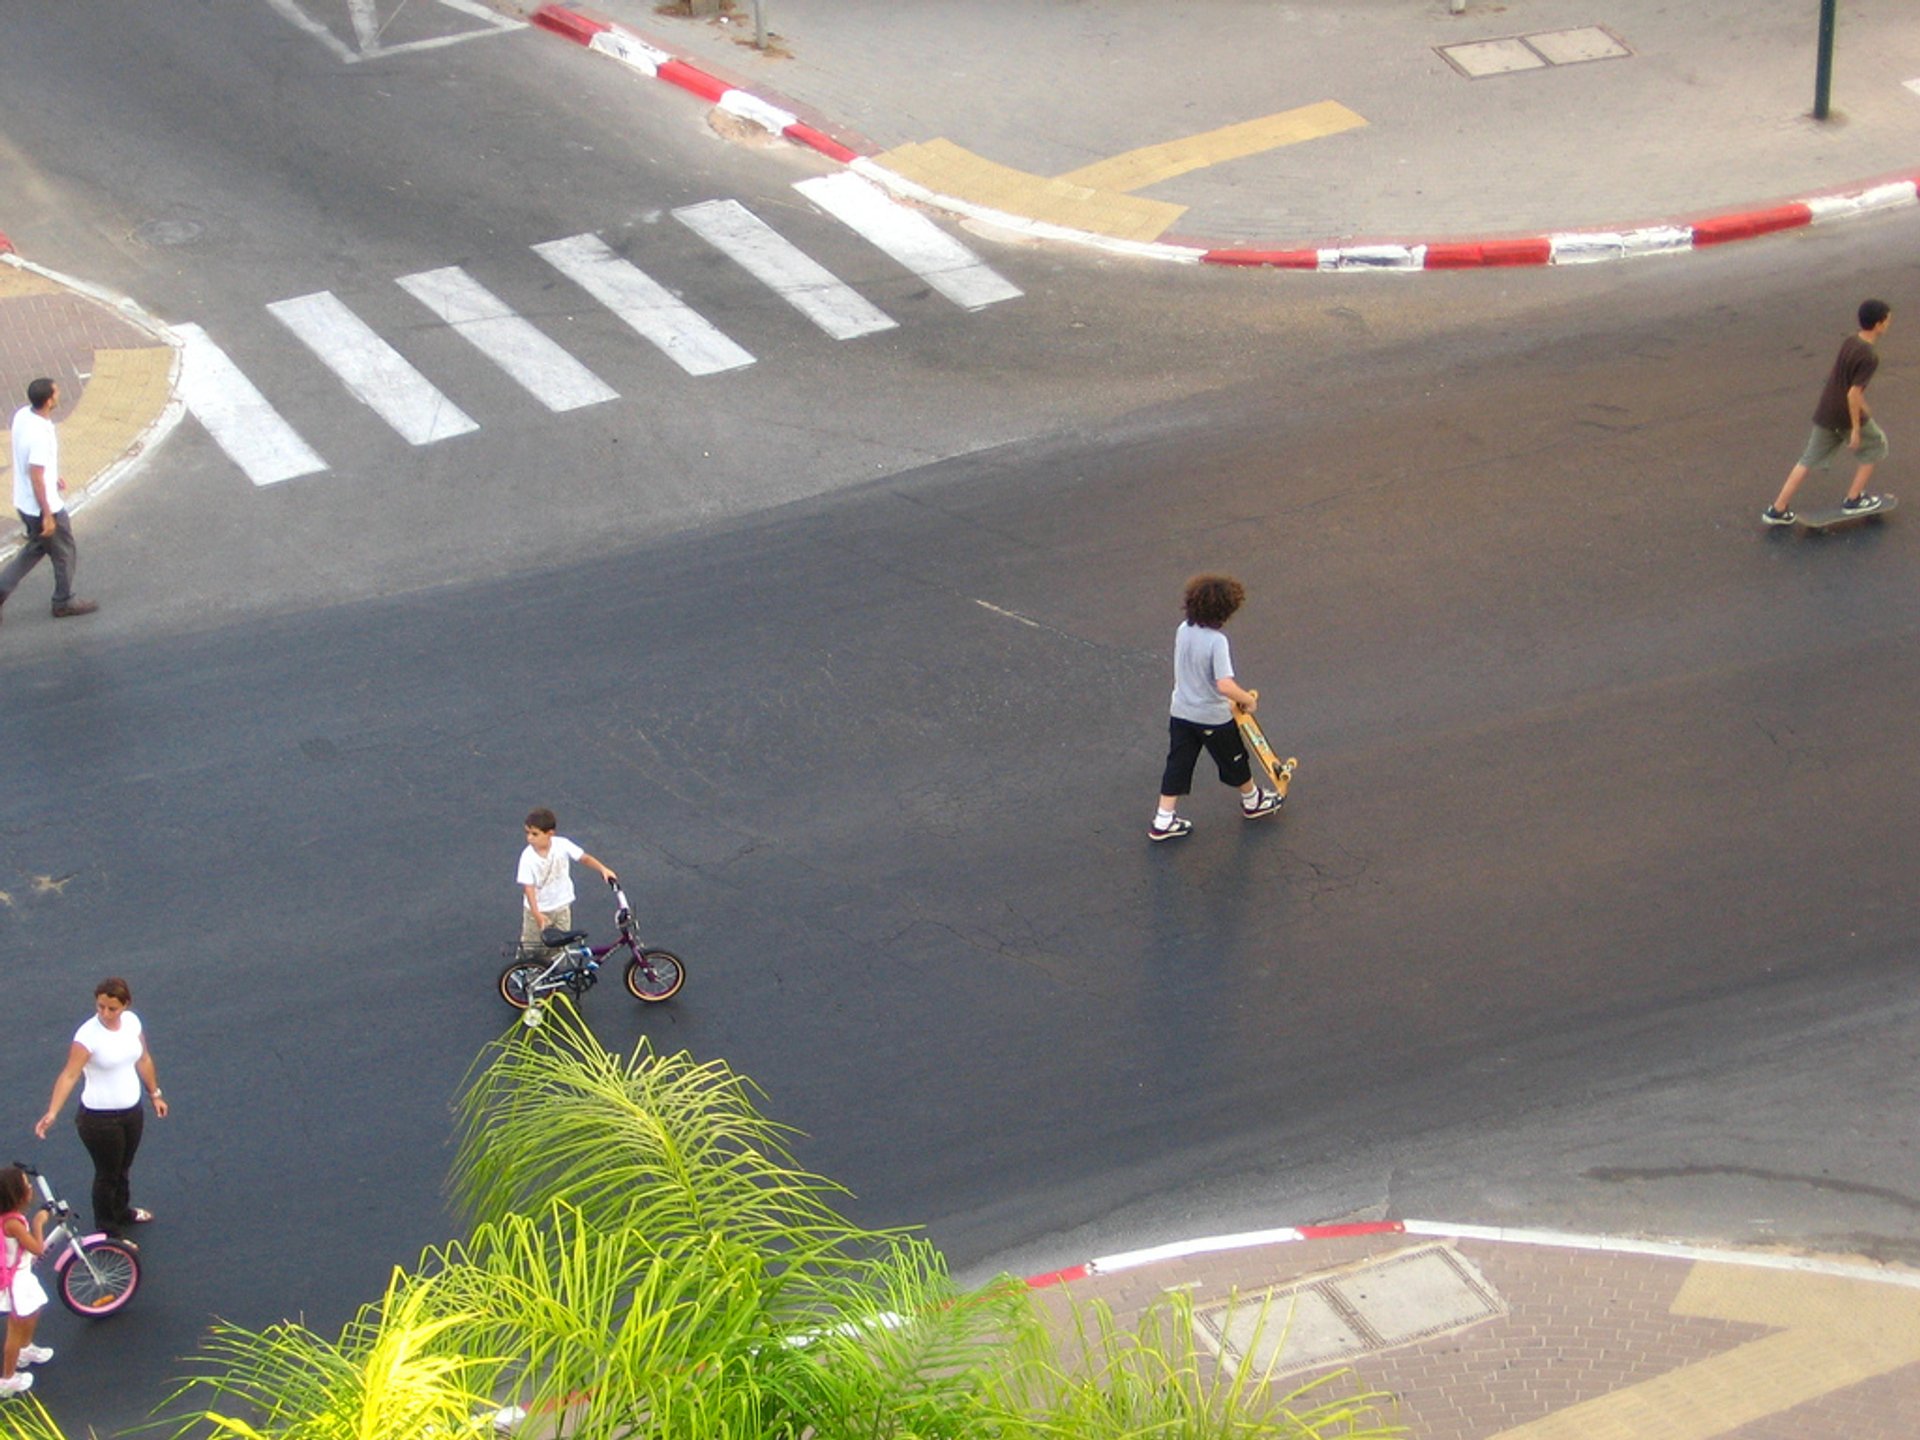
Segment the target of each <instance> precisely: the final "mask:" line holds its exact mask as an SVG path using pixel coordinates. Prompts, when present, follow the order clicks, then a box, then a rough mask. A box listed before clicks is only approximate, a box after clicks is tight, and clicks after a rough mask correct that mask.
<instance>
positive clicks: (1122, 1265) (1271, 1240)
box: [1026, 1220, 1920, 1290]
mask: <svg viewBox="0 0 1920 1440" xmlns="http://www.w3.org/2000/svg"><path fill="white" fill-rule="evenodd" d="M1373 1235H1421V1236H1429V1237H1432V1238H1434V1239H1443V1240H1484V1241H1490V1242H1494V1243H1498V1244H1507V1245H1539V1246H1545V1247H1547V1248H1550V1249H1556V1250H1588V1251H1597V1252H1601V1253H1605V1254H1610V1255H1642V1256H1651V1257H1653V1258H1655V1259H1663V1260H1687V1261H1706V1262H1708V1263H1711V1264H1715V1265H1743V1266H1746V1267H1748V1268H1750V1269H1756V1270H1788V1271H1793V1272H1795V1273H1797V1274H1802V1275H1836V1276H1840V1277H1842V1278H1845V1279H1848V1280H1871V1281H1877V1282H1879V1283H1881V1284H1886V1285H1899V1286H1902V1287H1903V1288H1906V1289H1909V1290H1920V1271H1917V1270H1896V1269H1889V1268H1887V1267H1884V1266H1879V1265H1874V1264H1871V1263H1868V1262H1865V1261H1849V1260H1832V1259H1826V1258H1823V1257H1821V1256H1816V1255H1782V1254H1778V1253H1775V1252H1773V1251H1761V1250H1722V1249H1716V1248H1714V1247H1712V1246H1707V1245H1685V1244H1681V1243H1679V1242H1676V1241H1669V1240H1636V1239H1628V1238H1626V1237H1623V1236H1617V1235H1579V1234H1572V1233H1568V1232H1564V1231H1559V1230H1528V1229H1514V1228H1511V1227H1507V1226H1498V1225H1456V1224H1452V1223H1450V1222H1448V1221H1444V1220H1372V1221H1364V1222H1362V1223H1359V1224H1353V1225H1286V1226H1281V1227H1278V1228H1276V1229H1272V1230H1246V1231H1241V1232H1240V1233H1238V1234H1233V1235H1210V1236H1206V1237H1204V1238H1201V1239H1196V1240H1176V1241H1174V1242H1173V1243H1171V1244H1168V1245H1154V1246H1150V1247H1149V1248H1147V1249H1144V1250H1125V1251H1122V1252H1121V1253H1119V1254H1117V1255H1106V1256H1103V1257H1101V1258H1100V1259H1098V1260H1086V1261H1083V1262H1081V1263H1080V1264H1078V1265H1068V1266H1065V1267H1064V1268H1062V1269H1059V1270H1049V1271H1046V1272H1045V1273H1044V1274H1040V1275H1029V1276H1028V1277H1027V1281H1026V1283H1027V1286H1028V1288H1029V1289H1033V1290H1045V1289H1048V1288H1050V1287H1052V1286H1055V1285H1070V1284H1072V1283H1074V1282H1075V1281H1079V1280H1091V1279H1095V1278H1097V1277H1099V1276H1102V1275H1117V1274H1119V1273H1121V1272H1122V1271H1125V1270H1138V1269H1140V1268H1141V1267H1143V1266H1147V1265H1160V1264H1164V1263H1166V1262H1168V1261H1174V1260H1190V1259H1193V1258H1195V1257H1196V1256H1201V1255H1220V1254H1225V1253H1229V1252H1231V1251H1235V1250H1253V1249H1258V1248H1260V1247H1262V1246H1267V1245H1288V1244H1294V1243H1297V1242H1299V1241H1302V1240H1347V1239H1352V1238H1354V1237H1356V1236H1359V1237H1364V1236H1373Z"/></svg>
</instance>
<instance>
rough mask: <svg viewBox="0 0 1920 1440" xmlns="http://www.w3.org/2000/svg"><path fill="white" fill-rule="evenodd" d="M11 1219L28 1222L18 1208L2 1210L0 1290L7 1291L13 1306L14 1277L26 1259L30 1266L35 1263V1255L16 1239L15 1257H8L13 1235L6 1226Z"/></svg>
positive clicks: (9, 1303)
mask: <svg viewBox="0 0 1920 1440" xmlns="http://www.w3.org/2000/svg"><path fill="white" fill-rule="evenodd" d="M9 1220H18V1221H19V1222H20V1223H21V1224H22V1225H24V1224H26V1223H27V1217H26V1216H25V1215H23V1214H22V1213H21V1212H20V1211H18V1210H8V1211H5V1212H0V1290H5V1291H6V1293H7V1305H8V1307H9V1308H11V1307H12V1305H13V1277H14V1276H16V1275H18V1274H19V1273H20V1270H21V1262H22V1261H25V1262H26V1263H27V1265H29V1266H30V1265H32V1264H33V1257H32V1256H31V1255H29V1254H28V1253H27V1247H26V1246H24V1245H22V1244H21V1243H20V1242H19V1241H18V1240H15V1241H14V1242H13V1258H12V1259H11V1260H9V1259H8V1258H7V1241H8V1239H10V1238H11V1237H10V1236H8V1235H7V1234H6V1233H5V1226H6V1223H7V1221H9Z"/></svg>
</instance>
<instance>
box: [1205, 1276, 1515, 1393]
mask: <svg viewBox="0 0 1920 1440" xmlns="http://www.w3.org/2000/svg"><path fill="white" fill-rule="evenodd" d="M1506 1313H1507V1305H1506V1301H1504V1300H1503V1299H1501V1297H1500V1294H1499V1292H1498V1291H1496V1290H1495V1289H1494V1288H1493V1286H1492V1285H1491V1284H1489V1283H1488V1281H1487V1278H1486V1276H1484V1275H1482V1274H1481V1273H1480V1271H1479V1270H1478V1269H1477V1268H1476V1267H1475V1266H1474V1264H1473V1262H1472V1261H1470V1260H1468V1259H1467V1258H1466V1257H1464V1256H1463V1255H1461V1254H1459V1253H1458V1252H1457V1251H1455V1250H1454V1249H1453V1248H1452V1247H1451V1246H1450V1245H1445V1244H1431V1245H1419V1246H1415V1247H1413V1248H1412V1249H1408V1250H1400V1251H1396V1252H1395V1253H1394V1254H1392V1255H1388V1256H1385V1257H1382V1258H1379V1259H1374V1260H1369V1261H1367V1262H1366V1263H1364V1264H1362V1265H1358V1266H1352V1267H1349V1268H1346V1269H1342V1270H1336V1271H1331V1272H1327V1273H1324V1274H1321V1275H1316V1276H1310V1277H1308V1278H1307V1279H1304V1280H1296V1281H1294V1282H1292V1283H1291V1284H1288V1285H1280V1286H1275V1287H1273V1288H1272V1289H1269V1290H1264V1291H1258V1292H1255V1293H1253V1294H1250V1295H1240V1296H1236V1297H1234V1298H1233V1299H1232V1300H1226V1301H1222V1302H1220V1303H1219V1304H1216V1305H1207V1306H1203V1307H1202V1308H1200V1309H1199V1310H1196V1311H1195V1312H1194V1324H1195V1326H1196V1327H1197V1328H1198V1330H1199V1332H1200V1337H1201V1339H1202V1340H1203V1341H1204V1342H1205V1343H1206V1344H1207V1345H1208V1346H1210V1347H1211V1348H1212V1349H1213V1351H1214V1353H1215V1354H1217V1355H1218V1356H1219V1357H1220V1360H1221V1363H1222V1364H1223V1365H1225V1366H1226V1367H1227V1368H1228V1369H1229V1370H1233V1371H1237V1370H1238V1369H1239V1367H1240V1366H1242V1365H1245V1364H1252V1365H1253V1366H1254V1368H1255V1371H1256V1373H1259V1374H1263V1375H1285V1374H1288V1373H1290V1372H1292V1371H1296V1370H1310V1369H1313V1368H1314V1367H1316V1366H1320V1365H1332V1364H1337V1363H1340V1362H1343V1361H1351V1360H1354V1359H1357V1358H1358V1357H1360V1356H1363V1355H1371V1354H1374V1353H1377V1352H1379V1351H1382V1350H1392V1349H1395V1348H1397V1347H1398V1346H1401V1345H1412V1344H1415V1343H1416V1342H1418V1341H1421V1340H1430V1339H1432V1338H1434V1337H1435V1336H1437V1335H1447V1334H1451V1333H1452V1332H1454V1331H1456V1330H1464V1329H1466V1328H1467V1327H1468V1326H1469V1325H1478V1324H1480V1323H1481V1322H1482V1321H1486V1320H1492V1319H1495V1318H1497V1317H1498V1316H1501V1315H1504V1314H1506Z"/></svg>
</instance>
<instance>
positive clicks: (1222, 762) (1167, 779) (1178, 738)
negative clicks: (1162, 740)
mask: <svg viewBox="0 0 1920 1440" xmlns="http://www.w3.org/2000/svg"><path fill="white" fill-rule="evenodd" d="M1167 737H1168V741H1169V743H1168V746H1167V768H1166V772H1165V773H1164V774H1162V775H1161V777H1160V793H1161V794H1162V795H1190V794H1192V793H1193V767H1194V766H1195V765H1196V764H1198V763H1199V760H1200V752H1201V751H1202V750H1205V751H1206V752H1207V753H1208V754H1209V755H1211V756H1213V763H1214V764H1215V765H1217V766H1219V767H1220V783H1221V784H1223V785H1231V786H1232V787H1233V788H1234V789H1236V790H1244V789H1245V788H1246V785H1247V781H1249V780H1251V779H1252V778H1253V766H1252V764H1251V763H1250V762H1249V761H1248V759H1247V742H1246V741H1245V740H1244V739H1243V738H1242V737H1241V735H1240V727H1239V726H1238V725H1236V724H1234V723H1233V721H1231V720H1229V721H1227V723H1226V724H1224V725H1196V724H1194V723H1193V721H1191V720H1182V719H1181V718H1180V717H1179V716H1178V715H1169V716H1168V717H1167Z"/></svg>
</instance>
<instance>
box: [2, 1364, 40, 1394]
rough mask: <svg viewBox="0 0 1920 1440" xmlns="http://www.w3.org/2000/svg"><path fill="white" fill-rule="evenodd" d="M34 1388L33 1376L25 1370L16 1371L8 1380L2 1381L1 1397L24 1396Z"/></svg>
mask: <svg viewBox="0 0 1920 1440" xmlns="http://www.w3.org/2000/svg"><path fill="white" fill-rule="evenodd" d="M32 1388H33V1376H31V1375H29V1374H27V1372H26V1371H24V1370H16V1371H14V1372H13V1374H11V1375H9V1376H7V1378H6V1379H4V1380H0V1396H6V1395H24V1394H26V1393H27V1391H29V1390H31V1389H32Z"/></svg>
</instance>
